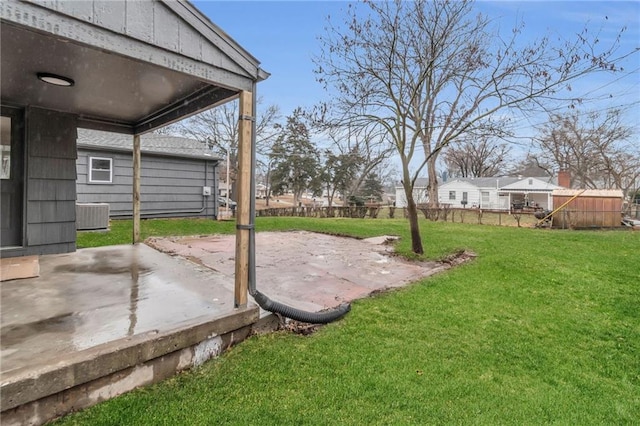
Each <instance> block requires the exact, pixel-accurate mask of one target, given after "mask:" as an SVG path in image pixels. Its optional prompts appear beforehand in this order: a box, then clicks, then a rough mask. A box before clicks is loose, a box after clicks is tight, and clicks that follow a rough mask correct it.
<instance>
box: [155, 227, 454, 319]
mask: <svg viewBox="0 0 640 426" xmlns="http://www.w3.org/2000/svg"><path fill="white" fill-rule="evenodd" d="M396 238H397V237H389V236H382V237H375V238H371V239H365V240H360V239H356V238H349V237H336V236H332V235H326V234H318V233H313V232H306V231H291V232H258V233H256V238H255V239H256V280H257V283H256V287H257V289H258V290H260V291H261V292H262V293H264V294H266V295H267V296H269V297H270V298H271V299H273V300H276V301H278V302H281V303H285V304H288V305H290V306H293V307H294V308H297V309H303V310H308V311H311V312H318V311H321V310H324V309H328V308H334V307H337V306H339V305H340V304H342V303H344V302H350V301H352V300H355V299H359V298H363V297H366V296H368V295H369V294H371V293H373V292H378V291H382V290H385V289H389V288H394V287H401V286H404V285H406V284H408V283H410V282H413V281H416V280H419V279H420V278H424V277H426V276H429V275H432V274H434V273H437V272H439V271H442V270H443V269H446V268H447V265H443V264H441V263H438V262H408V261H405V260H403V259H401V258H399V257H397V256H393V255H392V252H393V248H392V246H391V245H389V244H387V242H388V241H389V240H393V239H396ZM147 242H148V244H150V245H151V246H153V247H155V248H156V249H158V250H161V251H163V252H165V253H168V254H172V255H174V256H180V257H184V258H187V259H190V260H192V261H193V262H196V263H197V264H199V265H202V266H206V267H207V268H211V269H212V270H215V271H217V272H220V273H222V274H224V275H228V276H230V277H231V276H233V274H234V269H235V264H234V258H235V238H234V236H230V235H211V236H203V237H181V238H157V239H155V238H154V239H149V240H148V241H147ZM262 315H263V316H264V315H267V313H265V312H262Z"/></svg>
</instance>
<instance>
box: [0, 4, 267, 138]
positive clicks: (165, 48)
mask: <svg viewBox="0 0 640 426" xmlns="http://www.w3.org/2000/svg"><path fill="white" fill-rule="evenodd" d="M92 3H93V2H55V3H52V2H42V3H33V2H30V1H27V2H25V1H18V0H8V1H3V2H1V3H0V18H1V22H0V31H1V34H0V40H1V47H0V48H1V53H2V69H1V86H0V94H1V96H2V101H3V103H8V104H14V105H18V106H35V107H41V108H46V109H51V110H56V111H61V112H67V113H71V114H74V115H77V117H78V125H79V126H81V127H87V128H92V129H98V130H108V131H113V132H119V133H128V134H141V133H145V132H148V131H151V130H153V129H156V128H158V127H162V126H164V125H167V124H169V123H172V122H175V121H178V120H180V119H183V118H185V117H188V116H190V115H193V114H195V113H198V112H200V111H203V110H206V109H209V108H211V107H214V106H216V105H219V104H222V103H225V102H228V101H230V100H232V99H234V98H235V97H237V96H238V94H239V92H240V91H243V90H247V91H253V90H254V84H255V83H256V82H258V81H260V80H262V79H264V78H266V77H268V74H267V73H265V72H264V71H262V70H261V69H260V68H259V62H258V61H257V60H256V59H255V58H253V57H252V56H251V55H249V54H248V53H247V52H246V51H245V50H244V49H242V48H241V47H240V46H239V45H237V43H235V42H234V41H233V40H231V39H230V38H229V37H228V36H226V34H224V33H223V32H222V31H221V30H220V29H219V28H217V27H215V25H213V24H212V23H211V22H210V21H208V19H207V18H206V17H204V16H203V15H202V14H200V13H199V12H198V11H197V9H196V8H195V7H193V6H192V5H190V4H189V3H187V2H184V1H167V2H150V1H149V2H101V4H102V6H104V7H103V9H104V10H103V9H100V10H98V8H97V7H95V8H94V6H93V5H92ZM125 3H126V5H127V8H125ZM86 7H90V8H91V10H90V11H87V10H84V8H86ZM120 8H121V9H122V10H114V9H120ZM136 8H137V9H138V10H137V11H136V10H134V11H133V12H132V10H131V9H136ZM145 8H147V9H145ZM134 12H136V13H137V15H136V16H132V13H134ZM114 16H115V17H117V18H118V19H116V18H114ZM149 16H153V19H149ZM134 18H135V19H134ZM136 19H137V20H136ZM163 20H164V22H163ZM148 27H152V28H148ZM178 27H180V31H178ZM41 72H47V73H53V74H57V75H60V76H64V77H68V78H71V79H73V80H74V82H75V84H74V85H73V86H70V87H59V86H53V85H50V84H48V83H45V82H43V81H40V80H39V79H38V78H37V73H41Z"/></svg>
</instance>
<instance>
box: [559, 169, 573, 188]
mask: <svg viewBox="0 0 640 426" xmlns="http://www.w3.org/2000/svg"><path fill="white" fill-rule="evenodd" d="M558 186H562V187H563V188H571V175H570V174H569V171H568V170H559V171H558Z"/></svg>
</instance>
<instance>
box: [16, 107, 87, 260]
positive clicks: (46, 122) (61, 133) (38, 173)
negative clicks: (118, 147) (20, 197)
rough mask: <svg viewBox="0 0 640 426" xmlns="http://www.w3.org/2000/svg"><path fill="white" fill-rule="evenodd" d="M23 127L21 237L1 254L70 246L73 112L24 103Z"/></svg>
mask: <svg viewBox="0 0 640 426" xmlns="http://www.w3.org/2000/svg"><path fill="white" fill-rule="evenodd" d="M26 129H27V134H26V153H27V161H26V165H27V167H26V176H25V183H26V201H25V209H26V240H25V245H24V247H23V248H22V249H21V250H16V251H15V252H13V253H7V254H8V255H9V256H11V255H16V256H18V255H20V256H27V255H35V254H50V253H67V252H72V251H75V248H76V226H75V220H76V213H75V201H76V186H75V183H76V169H75V167H74V164H75V161H76V117H75V116H74V115H70V114H63V113H60V112H55V111H49V110H45V109H40V108H29V109H27V114H26ZM4 254H5V253H3V255H4Z"/></svg>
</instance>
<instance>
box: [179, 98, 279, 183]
mask: <svg viewBox="0 0 640 426" xmlns="http://www.w3.org/2000/svg"><path fill="white" fill-rule="evenodd" d="M257 105H258V107H257V109H258V112H257V117H256V151H257V152H258V154H262V157H264V156H265V155H266V154H267V153H268V151H269V150H270V145H271V144H272V143H273V141H274V140H275V138H276V136H277V135H278V132H279V131H280V127H279V125H278V120H280V109H279V108H278V106H276V105H269V106H267V107H265V108H261V106H262V100H261V99H258V102H257ZM238 108H239V106H238V101H237V100H235V101H233V102H228V103H225V104H223V105H220V106H218V107H216V108H212V109H209V110H207V111H204V112H201V113H200V114H196V115H194V116H193V117H190V118H188V119H186V120H183V121H181V122H179V123H177V124H176V125H174V127H173V128H172V131H173V132H177V133H179V134H181V135H183V136H185V137H190V138H193V139H196V140H199V141H201V142H202V143H203V144H206V146H207V147H208V148H209V149H211V150H212V151H213V152H216V153H218V154H219V155H220V156H226V155H227V153H228V155H229V162H230V170H229V175H230V180H231V182H232V186H234V185H235V181H236V176H237V164H238V136H239V135H238V114H239V112H238ZM225 167H226V166H225ZM221 172H222V173H224V174H226V170H222V169H221ZM232 193H234V194H235V191H232Z"/></svg>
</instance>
